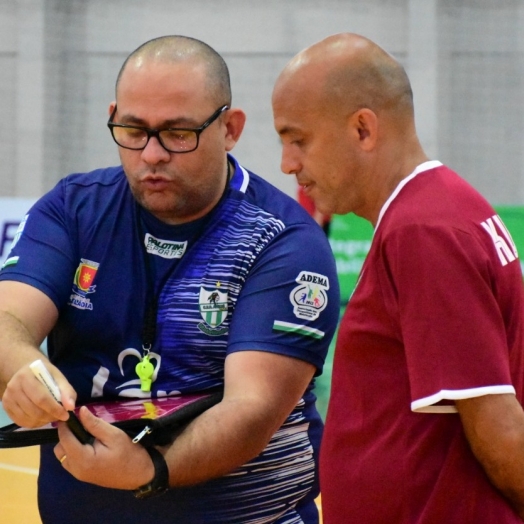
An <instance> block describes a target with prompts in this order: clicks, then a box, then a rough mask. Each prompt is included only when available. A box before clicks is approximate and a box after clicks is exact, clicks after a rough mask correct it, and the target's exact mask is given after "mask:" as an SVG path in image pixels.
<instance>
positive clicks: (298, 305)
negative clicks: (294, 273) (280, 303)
mask: <svg viewBox="0 0 524 524" xmlns="http://www.w3.org/2000/svg"><path fill="white" fill-rule="evenodd" d="M295 280H296V281H297V282H298V284H299V285H298V286H297V287H295V288H293V290H292V291H291V293H290V294H289V300H290V301H291V304H292V306H293V313H294V314H295V316H296V317H297V318H302V319H304V320H315V319H317V318H318V317H319V315H320V313H321V312H322V311H323V310H324V309H325V308H326V306H327V303H328V297H327V293H326V291H327V290H328V289H329V278H328V277H325V276H324V275H319V274H318V273H310V272H309V271H301V272H300V274H299V275H298V277H297V278H296V279H295Z"/></svg>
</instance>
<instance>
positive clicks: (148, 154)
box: [142, 136, 171, 164]
mask: <svg viewBox="0 0 524 524" xmlns="http://www.w3.org/2000/svg"><path fill="white" fill-rule="evenodd" d="M142 159H143V160H144V162H147V163H148V164H159V163H160V162H169V160H170V159H171V153H170V152H169V151H167V150H166V149H165V148H164V147H163V146H162V144H161V143H160V141H159V140H158V138H157V137H156V136H152V137H151V138H150V139H149V141H148V142H147V144H146V147H145V148H144V149H143V150H142Z"/></svg>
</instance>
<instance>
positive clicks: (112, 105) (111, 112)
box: [107, 100, 116, 116]
mask: <svg viewBox="0 0 524 524" xmlns="http://www.w3.org/2000/svg"><path fill="white" fill-rule="evenodd" d="M115 107H116V100H113V101H112V102H111V103H110V104H109V109H108V111H107V112H108V114H109V116H111V115H112V114H113V111H114V110H115Z"/></svg>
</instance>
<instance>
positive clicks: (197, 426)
mask: <svg viewBox="0 0 524 524" xmlns="http://www.w3.org/2000/svg"><path fill="white" fill-rule="evenodd" d="M267 418H268V417H267V413H266V412H264V406H261V405H260V403H259V401H255V400H253V401H246V400H245V399H243V400H229V401H228V400H225V401H222V402H221V403H219V404H217V405H216V406H214V407H213V408H211V409H210V410H208V411H206V412H205V413H204V414H203V415H201V416H199V417H198V418H197V419H196V420H194V421H193V422H192V423H191V424H190V425H189V426H187V428H186V429H185V430H184V431H183V432H182V433H181V434H180V435H179V436H178V437H177V439H176V440H175V442H174V443H173V445H171V446H170V447H169V448H167V450H166V453H165V458H166V461H167V463H168V466H169V471H170V485H171V486H173V487H175V486H187V485H193V484H197V483H199V482H204V481H207V480H210V479H213V478H217V477H220V476H223V475H225V474H227V473H229V472H231V471H233V470H234V469H235V468H237V467H239V466H241V465H242V464H245V463H246V462H248V461H249V460H251V459H252V458H254V457H256V456H257V455H259V454H260V453H261V452H262V451H263V450H264V448H265V447H266V445H267V443H268V442H269V440H270V439H271V437H272V436H273V434H274V433H275V431H276V430H277V429H278V428H279V427H280V425H281V424H282V423H283V420H281V418H282V417H280V418H278V419H275V420H274V421H272V423H270V424H268V420H267Z"/></svg>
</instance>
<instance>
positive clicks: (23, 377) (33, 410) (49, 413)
mask: <svg viewBox="0 0 524 524" xmlns="http://www.w3.org/2000/svg"><path fill="white" fill-rule="evenodd" d="M53 367H54V366H53ZM55 369H56V368H55ZM60 375H61V374H60ZM61 380H65V377H63V375H61ZM71 389H72V388H71V386H70V385H68V390H71ZM2 404H3V407H4V409H5V411H6V413H7V414H8V415H9V417H10V418H11V419H12V420H13V421H14V422H15V423H16V424H18V425H19V426H23V427H29V428H35V427H39V426H42V425H44V424H47V423H48V422H52V421H55V420H67V418H68V416H69V415H68V413H67V410H66V409H65V408H64V407H63V406H62V405H60V404H59V403H58V402H57V401H56V400H55V399H54V398H53V397H52V396H51V394H50V393H49V391H48V390H47V389H46V387H45V386H44V385H43V384H41V383H40V381H39V380H38V379H37V378H36V377H35V375H34V374H33V372H32V371H31V370H30V368H29V366H28V365H27V366H24V367H22V368H21V369H20V370H19V371H18V372H17V373H15V375H13V377H12V378H11V380H10V381H9V382H8V384H7V387H6V390H5V392H4V395H3V397H2Z"/></svg>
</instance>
